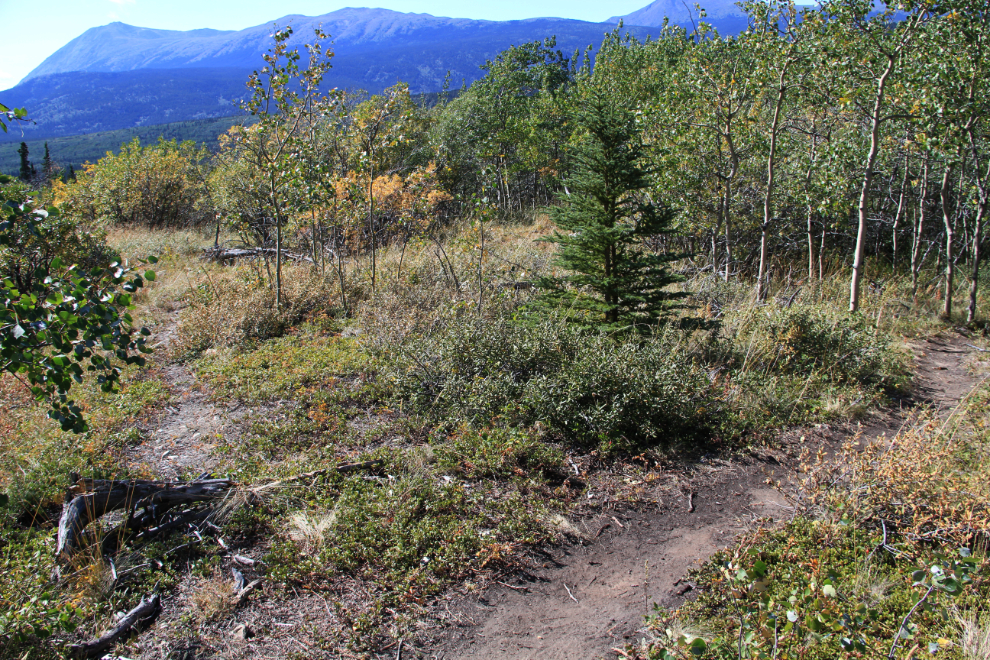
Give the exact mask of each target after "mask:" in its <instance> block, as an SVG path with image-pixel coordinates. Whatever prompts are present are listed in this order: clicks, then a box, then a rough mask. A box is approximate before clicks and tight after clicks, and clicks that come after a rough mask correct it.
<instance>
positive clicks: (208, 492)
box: [55, 459, 384, 562]
mask: <svg viewBox="0 0 990 660" xmlns="http://www.w3.org/2000/svg"><path fill="white" fill-rule="evenodd" d="M383 464H384V461H382V460H381V459H378V460H373V461H363V462H360V463H345V464H343V465H338V466H336V467H332V468H325V469H322V470H314V471H313V472H306V473H304V474H297V475H295V476H293V477H288V478H286V479H280V480H278V481H274V482H271V483H268V484H263V485H260V486H256V487H255V488H252V489H250V490H248V491H247V492H248V493H249V494H250V495H257V494H258V493H261V492H264V491H266V490H270V489H273V488H277V487H279V486H285V485H288V484H290V483H293V482H297V481H301V480H304V479H313V478H316V477H318V476H320V475H323V474H327V473H329V472H337V473H340V474H346V473H348V472H354V471H357V470H366V469H371V468H375V467H379V466H381V465H383ZM236 485H237V484H235V483H234V482H233V481H231V480H230V479H197V480H196V481H188V482H162V481H143V480H134V481H119V480H105V479H78V478H76V479H75V483H74V485H73V486H71V487H70V488H69V490H68V492H67V493H66V503H65V505H64V506H63V507H62V517H61V518H60V520H59V524H58V537H57V546H56V550H55V556H56V557H58V558H60V559H62V560H63V561H65V562H68V561H69V560H71V559H72V556H73V554H75V552H76V551H77V550H79V548H80V547H81V545H82V538H83V532H84V531H85V530H86V527H87V526H89V524H90V523H92V522H93V521H95V520H97V519H99V518H100V517H101V516H103V515H105V514H107V513H110V512H111V511H116V510H119V509H127V510H128V516H127V519H126V520H124V521H123V522H122V523H121V524H119V525H117V526H116V527H115V528H114V529H113V530H111V531H110V532H109V533H107V534H106V535H104V536H103V538H102V539H100V548H101V551H102V552H103V553H104V554H111V553H112V552H114V551H115V550H116V549H117V547H118V545H119V542H120V540H121V539H123V538H124V536H125V535H127V534H129V533H131V532H134V531H138V532H139V533H138V536H137V538H138V539H139V540H147V539H150V538H152V537H154V536H157V535H159V534H163V533H165V532H167V531H171V530H173V529H177V528H180V527H184V526H186V525H190V524H193V523H198V522H200V521H203V520H207V519H208V518H209V516H210V515H212V512H213V510H212V508H210V507H209V506H207V507H206V508H204V507H202V506H199V507H193V508H188V505H191V504H192V505H196V504H202V503H206V504H208V503H209V502H212V501H216V500H218V499H221V498H223V497H224V496H225V495H227V494H228V493H229V492H230V491H231V489H233V488H234V487H235V486H236ZM180 505H181V506H183V507H187V508H184V510H182V511H180V512H179V513H172V512H171V510H172V509H173V508H175V507H178V506H180ZM139 510H140V513H139V512H138V511H139Z"/></svg>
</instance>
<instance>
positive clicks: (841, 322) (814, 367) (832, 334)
mask: <svg viewBox="0 0 990 660" xmlns="http://www.w3.org/2000/svg"><path fill="white" fill-rule="evenodd" d="M745 334H749V335H750V336H749V337H748V338H747V339H749V347H748V351H747V354H746V355H744V357H743V359H744V360H745V361H753V362H756V363H757V365H758V366H759V367H761V368H762V369H764V370H766V371H767V372H772V373H782V374H796V375H807V374H811V373H815V374H818V375H819V376H820V377H821V378H823V379H824V380H827V381H830V382H834V383H859V384H862V385H881V386H888V385H893V384H894V379H895V378H896V376H897V375H898V374H899V373H900V372H901V371H902V370H901V369H900V368H899V366H898V365H897V364H896V356H895V354H894V352H893V350H892V349H893V347H892V346H891V339H890V336H889V335H887V334H886V333H884V332H880V331H879V330H878V329H877V327H876V324H875V322H874V321H873V320H872V319H870V318H868V317H866V316H865V315H862V314H829V313H828V311H827V310H825V309H822V308H821V307H812V306H809V305H801V306H796V307H793V308H788V307H780V306H774V307H772V308H771V309H770V310H768V311H767V312H766V313H759V312H757V313H755V314H754V319H753V321H752V327H751V328H746V329H745V330H744V335H745ZM740 339H741V337H740ZM738 341H739V340H738V339H737V344H738ZM754 349H755V350H754Z"/></svg>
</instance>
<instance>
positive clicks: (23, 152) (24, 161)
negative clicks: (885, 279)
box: [17, 142, 34, 181]
mask: <svg viewBox="0 0 990 660" xmlns="http://www.w3.org/2000/svg"><path fill="white" fill-rule="evenodd" d="M17 154H18V155H19V156H20V157H21V169H20V172H19V173H18V176H19V177H20V179H21V180H22V181H30V180H31V176H32V174H33V172H34V166H33V165H31V161H29V160H28V156H29V153H28V146H27V142H21V148H20V149H18V150H17Z"/></svg>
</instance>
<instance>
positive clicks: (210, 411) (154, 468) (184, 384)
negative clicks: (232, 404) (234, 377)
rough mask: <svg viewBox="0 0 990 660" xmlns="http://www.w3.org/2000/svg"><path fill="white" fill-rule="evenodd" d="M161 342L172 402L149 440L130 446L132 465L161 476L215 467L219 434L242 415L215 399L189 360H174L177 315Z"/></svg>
mask: <svg viewBox="0 0 990 660" xmlns="http://www.w3.org/2000/svg"><path fill="white" fill-rule="evenodd" d="M157 334H158V336H159V337H161V341H160V342H159V343H158V345H157V346H156V351H157V353H156V354H157V355H161V356H163V357H162V358H161V366H160V367H159V369H160V371H159V374H158V375H159V377H160V378H161V379H162V380H163V381H164V382H165V384H166V385H168V389H169V393H170V395H171V396H170V400H169V405H167V406H166V407H165V410H164V411H163V412H162V413H161V414H160V415H155V416H153V417H151V418H150V420H149V421H148V422H146V423H145V425H144V426H143V428H142V429H141V431H142V434H141V435H142V437H143V438H144V441H143V442H142V443H140V444H138V445H134V446H132V447H130V448H128V459H129V461H130V463H131V466H132V467H135V468H141V469H143V470H144V471H146V472H148V473H149V475H150V476H153V477H154V478H156V479H178V478H180V477H188V476H189V474H190V473H195V474H193V475H192V476H193V477H195V476H197V475H199V474H202V473H203V472H207V471H212V470H213V469H214V468H215V467H217V465H218V464H219V462H218V461H217V459H216V458H215V457H213V456H212V453H213V449H214V447H215V446H216V442H217V438H218V435H222V434H223V432H224V430H225V429H226V428H227V427H230V426H232V423H233V422H234V421H236V420H234V419H232V417H231V415H230V414H229V412H228V411H226V410H222V409H221V408H218V407H217V406H215V405H214V404H213V402H212V401H211V400H210V391H209V388H208V387H207V386H206V384H205V383H202V382H200V381H198V380H197V378H196V374H194V373H193V372H192V371H191V370H190V369H189V368H188V367H187V366H186V365H185V364H183V363H181V362H179V361H176V360H173V359H170V358H169V357H168V356H169V349H170V348H171V347H172V344H173V343H174V341H175V337H176V335H175V320H172V321H171V322H170V323H169V324H167V325H166V327H165V328H164V329H163V330H161V331H159V332H158V333H157Z"/></svg>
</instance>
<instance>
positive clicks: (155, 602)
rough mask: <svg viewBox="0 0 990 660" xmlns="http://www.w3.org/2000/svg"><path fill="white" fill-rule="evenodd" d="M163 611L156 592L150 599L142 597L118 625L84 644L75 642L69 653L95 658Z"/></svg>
mask: <svg viewBox="0 0 990 660" xmlns="http://www.w3.org/2000/svg"><path fill="white" fill-rule="evenodd" d="M161 611H162V603H161V598H160V597H159V596H158V594H155V595H154V596H152V597H151V598H150V599H148V600H145V599H144V598H142V599H141V602H140V603H138V606H137V607H135V608H134V609H133V610H131V611H130V612H128V613H127V614H126V615H125V616H124V618H123V619H121V620H120V623H118V624H117V625H116V626H114V627H113V628H111V629H110V630H108V631H107V632H105V633H103V634H102V635H100V636H99V637H97V638H96V639H94V640H92V641H89V642H86V643H84V644H73V645H72V646H70V647H69V655H70V656H71V657H73V658H95V657H97V656H100V655H103V653H105V652H106V651H107V650H109V649H110V648H111V647H112V646H113V645H114V644H116V643H117V642H118V641H120V639H121V638H123V637H124V636H125V635H126V634H127V633H129V632H130V631H131V629H132V628H134V626H136V625H142V626H144V625H147V624H149V623H151V622H152V621H154V620H155V619H156V618H157V617H158V615H159V613H161Z"/></svg>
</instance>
